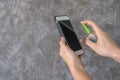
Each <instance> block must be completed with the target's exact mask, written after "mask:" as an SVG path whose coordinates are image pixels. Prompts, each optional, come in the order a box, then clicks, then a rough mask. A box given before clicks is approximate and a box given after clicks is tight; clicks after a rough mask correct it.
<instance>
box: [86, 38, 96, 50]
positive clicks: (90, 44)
mask: <svg viewBox="0 0 120 80" xmlns="http://www.w3.org/2000/svg"><path fill="white" fill-rule="evenodd" d="M86 44H87V45H88V46H89V47H90V48H92V49H93V50H96V48H97V46H96V43H94V42H92V41H91V40H90V38H89V37H87V38H86Z"/></svg>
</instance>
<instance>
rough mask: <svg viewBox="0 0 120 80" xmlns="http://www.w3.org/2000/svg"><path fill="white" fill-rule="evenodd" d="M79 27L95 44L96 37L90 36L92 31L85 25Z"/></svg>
mask: <svg viewBox="0 0 120 80" xmlns="http://www.w3.org/2000/svg"><path fill="white" fill-rule="evenodd" d="M81 25H82V28H83V30H84V31H85V33H86V34H87V35H88V36H89V37H90V40H91V41H93V42H95V43H96V42H97V36H95V35H93V34H92V30H91V29H90V27H88V26H87V25H86V24H81Z"/></svg>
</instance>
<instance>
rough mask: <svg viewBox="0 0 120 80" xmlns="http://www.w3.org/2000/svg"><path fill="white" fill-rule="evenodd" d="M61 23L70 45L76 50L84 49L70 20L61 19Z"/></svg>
mask: <svg viewBox="0 0 120 80" xmlns="http://www.w3.org/2000/svg"><path fill="white" fill-rule="evenodd" d="M59 25H60V27H61V30H62V32H63V34H64V36H65V39H66V41H67V44H68V45H69V47H70V48H71V49H72V50H74V51H77V50H80V49H82V48H81V45H80V43H79V40H78V38H77V36H76V34H75V32H74V29H73V27H72V24H71V22H70V20H64V21H59Z"/></svg>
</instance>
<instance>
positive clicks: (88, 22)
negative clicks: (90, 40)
mask: <svg viewBox="0 0 120 80" xmlns="http://www.w3.org/2000/svg"><path fill="white" fill-rule="evenodd" d="M81 23H82V24H88V25H90V26H91V27H92V28H93V29H94V31H95V33H96V35H97V36H99V35H100V31H102V30H101V29H100V28H99V27H98V26H97V25H96V24H95V23H94V22H93V21H90V20H85V21H82V22H81Z"/></svg>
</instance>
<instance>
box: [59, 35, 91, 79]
mask: <svg viewBox="0 0 120 80" xmlns="http://www.w3.org/2000/svg"><path fill="white" fill-rule="evenodd" d="M80 42H82V40H80ZM59 44H60V56H61V57H62V58H63V59H64V61H65V62H66V64H67V65H68V67H69V69H70V71H71V74H72V75H73V78H74V80H92V78H91V76H90V75H89V74H88V73H87V72H86V70H85V68H84V66H83V64H82V61H81V59H80V58H79V57H78V56H77V55H76V53H74V52H73V51H72V50H71V49H70V47H69V46H67V45H66V44H65V38H64V37H62V38H61V41H60V43H59Z"/></svg>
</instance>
